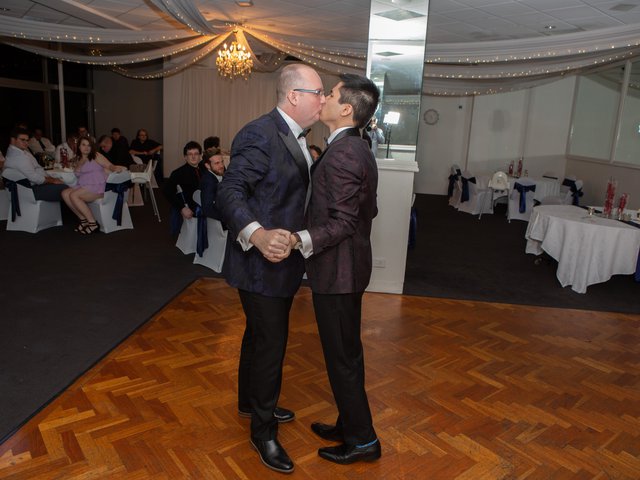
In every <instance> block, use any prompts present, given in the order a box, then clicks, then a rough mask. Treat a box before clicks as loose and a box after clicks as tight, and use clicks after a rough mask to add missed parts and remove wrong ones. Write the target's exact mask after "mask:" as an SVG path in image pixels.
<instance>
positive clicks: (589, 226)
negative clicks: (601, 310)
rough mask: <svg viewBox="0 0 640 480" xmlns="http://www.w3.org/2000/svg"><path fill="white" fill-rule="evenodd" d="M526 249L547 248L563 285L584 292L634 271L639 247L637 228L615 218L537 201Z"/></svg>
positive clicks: (533, 250)
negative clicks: (590, 214)
mask: <svg viewBox="0 0 640 480" xmlns="http://www.w3.org/2000/svg"><path fill="white" fill-rule="evenodd" d="M525 237H526V239H527V247H526V252H527V253H532V254H535V255H540V254H541V253H542V252H543V251H545V252H547V253H548V254H549V255H551V256H552V257H553V258H555V259H556V260H557V261H558V271H557V272H556V276H557V277H558V280H559V281H560V284H561V285H562V286H563V287H566V286H567V285H571V289H572V290H574V291H575V292H578V293H586V292H587V287H588V286H589V285H593V284H594V283H601V282H606V281H607V280H609V279H610V278H611V276H612V275H618V274H633V273H635V271H636V263H637V260H638V251H639V250H640V228H636V227H634V226H631V225H627V224H626V223H623V222H619V221H617V220H611V219H606V218H600V217H595V216H594V217H589V216H588V213H587V211H586V210H584V209H582V208H580V207H575V206H573V205H540V206H538V207H535V208H534V209H533V212H532V214H531V218H530V219H529V225H528V227H527V233H526V234H525Z"/></svg>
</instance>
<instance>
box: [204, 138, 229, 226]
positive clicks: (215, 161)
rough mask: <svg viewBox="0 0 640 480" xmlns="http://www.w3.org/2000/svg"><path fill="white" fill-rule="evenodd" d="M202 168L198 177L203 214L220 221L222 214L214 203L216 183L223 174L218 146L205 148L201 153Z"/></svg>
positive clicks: (216, 190)
mask: <svg viewBox="0 0 640 480" xmlns="http://www.w3.org/2000/svg"><path fill="white" fill-rule="evenodd" d="M202 165H203V166H204V168H205V169H204V170H203V172H202V178H201V179H200V195H201V201H202V211H203V212H204V214H205V216H207V217H209V218H213V219H215V220H220V221H222V214H221V213H220V210H218V206H217V205H216V198H217V196H218V184H219V183H220V182H221V181H222V175H224V160H223V158H222V153H221V152H220V149H219V148H211V149H209V150H206V151H205V153H204V155H203V160H202Z"/></svg>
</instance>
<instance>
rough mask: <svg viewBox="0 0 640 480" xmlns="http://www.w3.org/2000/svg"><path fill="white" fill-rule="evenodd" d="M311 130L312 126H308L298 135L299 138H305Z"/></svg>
mask: <svg viewBox="0 0 640 480" xmlns="http://www.w3.org/2000/svg"><path fill="white" fill-rule="evenodd" d="M310 131H311V128H309V127H307V128H305V129H304V130H302V131H301V132H300V134H299V135H298V138H304V137H306V136H307V134H308V133H309V132H310Z"/></svg>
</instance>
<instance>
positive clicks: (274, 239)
mask: <svg viewBox="0 0 640 480" xmlns="http://www.w3.org/2000/svg"><path fill="white" fill-rule="evenodd" d="M290 239H291V233H290V232H289V231H287V230H283V229H281V228H276V229H273V230H265V229H264V228H259V229H258V230H256V231H255V232H253V234H252V235H251V238H250V239H249V241H250V242H251V243H252V244H253V245H255V247H256V248H257V249H258V250H260V252H261V253H262V255H263V256H264V258H266V259H267V260H269V261H270V262H273V263H278V262H281V261H282V260H284V259H285V258H287V257H288V256H289V254H290V253H291V247H292V243H291V240H290Z"/></svg>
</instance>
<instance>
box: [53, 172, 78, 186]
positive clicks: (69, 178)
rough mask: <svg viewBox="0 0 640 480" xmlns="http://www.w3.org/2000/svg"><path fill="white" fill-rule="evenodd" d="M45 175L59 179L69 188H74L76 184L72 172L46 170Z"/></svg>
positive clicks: (74, 175)
mask: <svg viewBox="0 0 640 480" xmlns="http://www.w3.org/2000/svg"><path fill="white" fill-rule="evenodd" d="M45 174H46V175H48V176H50V177H53V178H59V179H60V180H62V181H63V182H64V183H66V184H67V185H69V186H74V185H75V184H76V183H77V182H78V179H77V177H76V174H75V173H74V172H73V170H71V171H67V170H62V169H55V170H46V171H45Z"/></svg>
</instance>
